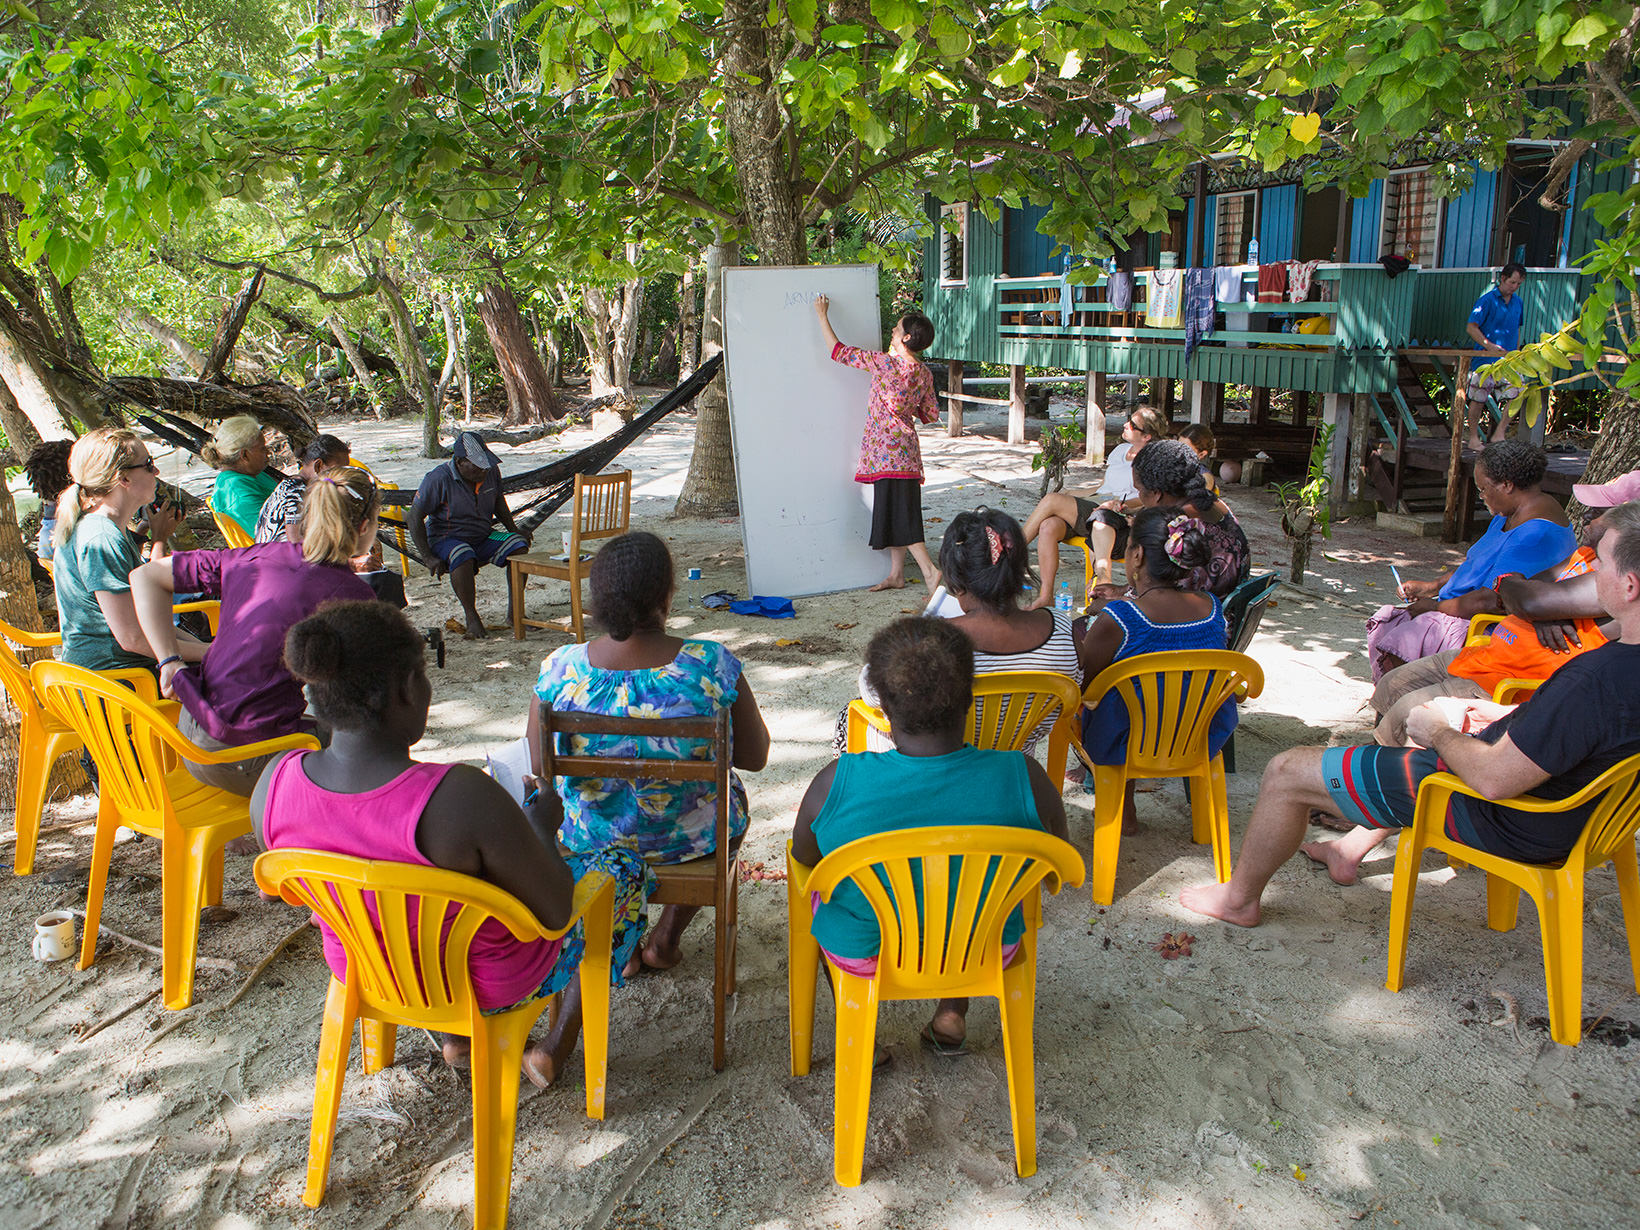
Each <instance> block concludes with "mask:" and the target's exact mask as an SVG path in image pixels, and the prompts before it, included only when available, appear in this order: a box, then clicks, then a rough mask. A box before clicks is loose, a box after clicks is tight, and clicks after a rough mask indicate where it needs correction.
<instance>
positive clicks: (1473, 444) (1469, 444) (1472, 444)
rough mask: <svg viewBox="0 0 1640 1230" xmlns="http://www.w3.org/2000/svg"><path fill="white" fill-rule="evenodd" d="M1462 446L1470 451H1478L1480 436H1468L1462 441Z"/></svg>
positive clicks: (1479, 448)
mask: <svg viewBox="0 0 1640 1230" xmlns="http://www.w3.org/2000/svg"><path fill="white" fill-rule="evenodd" d="M1464 447H1465V448H1467V449H1469V450H1470V452H1474V453H1478V452H1480V451H1481V448H1482V441H1481V438H1480V437H1479V436H1470V437H1469V439H1467V440H1465V441H1464Z"/></svg>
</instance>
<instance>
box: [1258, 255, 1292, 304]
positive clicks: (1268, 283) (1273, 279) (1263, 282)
mask: <svg viewBox="0 0 1640 1230" xmlns="http://www.w3.org/2000/svg"><path fill="white" fill-rule="evenodd" d="M1286 290H1287V265H1286V263H1285V262H1277V263H1276V264H1274V265H1260V266H1259V267H1258V301H1259V302H1260V303H1280V302H1281V296H1282V295H1283V294H1284V293H1286Z"/></svg>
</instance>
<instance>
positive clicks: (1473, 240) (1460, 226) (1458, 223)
mask: <svg viewBox="0 0 1640 1230" xmlns="http://www.w3.org/2000/svg"><path fill="white" fill-rule="evenodd" d="M1497 195H1498V173H1497V172H1496V171H1477V172H1476V173H1475V182H1474V183H1473V184H1472V185H1471V186H1470V187H1469V188H1468V189H1467V190H1465V191H1464V192H1463V193H1462V194H1461V195H1459V196H1455V197H1453V198H1452V199H1451V200H1449V201H1448V202H1447V203H1446V236H1445V238H1444V239H1443V240H1442V242H1441V267H1442V268H1443V269H1470V268H1474V267H1476V266H1480V265H1489V264H1491V263H1492V213H1493V209H1494V207H1495V206H1496V204H1497Z"/></svg>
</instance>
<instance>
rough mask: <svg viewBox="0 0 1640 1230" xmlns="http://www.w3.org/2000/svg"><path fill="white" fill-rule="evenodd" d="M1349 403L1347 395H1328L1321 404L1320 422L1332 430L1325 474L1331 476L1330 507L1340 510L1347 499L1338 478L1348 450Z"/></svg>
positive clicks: (1343, 471) (1342, 470) (1347, 458)
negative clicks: (1328, 425) (1329, 426)
mask: <svg viewBox="0 0 1640 1230" xmlns="http://www.w3.org/2000/svg"><path fill="white" fill-rule="evenodd" d="M1350 401H1351V398H1350V396H1349V395H1348V394H1347V393H1328V394H1327V395H1326V396H1325V398H1323V400H1322V403H1321V421H1322V423H1323V424H1330V425H1331V427H1332V429H1333V436H1332V447H1331V448H1329V449H1328V450H1327V473H1328V474H1331V475H1332V476H1333V486H1332V500H1331V503H1332V507H1333V509H1334V511H1337V510H1338V509H1339V508H1341V507H1342V506H1343V504H1344V502H1345V500H1346V498H1347V496H1346V494H1345V491H1344V484H1342V483H1340V482H1339V481H1338V476H1339V475H1340V474H1343V473H1345V469H1344V467H1345V465H1346V464H1347V463H1348V460H1349V449H1350V419H1351V415H1350Z"/></svg>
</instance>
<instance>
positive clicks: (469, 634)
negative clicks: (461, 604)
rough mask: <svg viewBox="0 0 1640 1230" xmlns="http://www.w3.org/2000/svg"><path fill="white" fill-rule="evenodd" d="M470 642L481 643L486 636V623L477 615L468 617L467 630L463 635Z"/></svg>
mask: <svg viewBox="0 0 1640 1230" xmlns="http://www.w3.org/2000/svg"><path fill="white" fill-rule="evenodd" d="M461 635H462V636H464V637H466V638H467V639H468V640H469V641H481V640H483V639H484V636H485V629H484V621H483V620H482V619H480V618H479V617H478V616H477V615H469V616H467V630H466V631H465V632H463V633H462V634H461Z"/></svg>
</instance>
